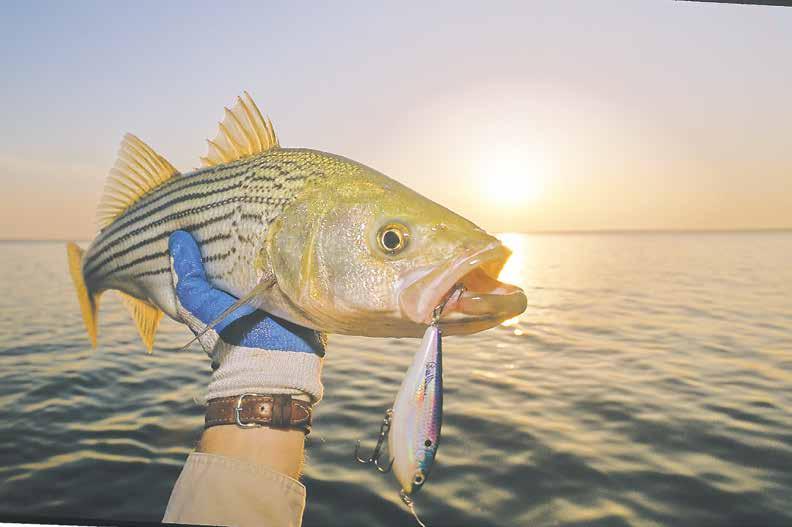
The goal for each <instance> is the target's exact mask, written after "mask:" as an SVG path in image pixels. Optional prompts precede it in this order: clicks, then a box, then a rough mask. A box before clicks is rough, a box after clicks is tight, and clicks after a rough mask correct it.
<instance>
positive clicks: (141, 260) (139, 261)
mask: <svg viewBox="0 0 792 527" xmlns="http://www.w3.org/2000/svg"><path fill="white" fill-rule="evenodd" d="M231 238H233V235H231V234H217V235H215V236H210V237H209V238H204V239H203V240H201V247H204V246H207V245H209V244H211V243H214V242H217V241H221V240H229V239H231ZM169 254H170V253H169V251H160V252H156V253H151V254H146V255H143V256H141V257H140V258H135V259H134V260H131V261H129V262H127V263H125V264H123V265H119V266H118V267H116V268H115V269H113V271H112V272H113V273H118V272H120V271H125V270H126V269H129V268H131V267H135V266H137V265H139V264H142V263H145V262H148V261H149V260H154V259H156V258H162V257H165V256H169ZM229 254H230V252H227V253H225V254H223V258H226V257H227V256H228V255H229ZM209 258H211V257H207V258H206V259H205V260H207V261H211V260H209ZM215 259H216V258H215ZM96 278H97V279H101V278H103V276H102V275H98V276H97V277H96Z"/></svg>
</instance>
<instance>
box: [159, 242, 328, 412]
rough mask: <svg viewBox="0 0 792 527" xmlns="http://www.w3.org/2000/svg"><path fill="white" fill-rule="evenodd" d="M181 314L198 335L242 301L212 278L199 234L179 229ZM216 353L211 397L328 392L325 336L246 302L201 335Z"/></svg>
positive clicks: (174, 266)
mask: <svg viewBox="0 0 792 527" xmlns="http://www.w3.org/2000/svg"><path fill="white" fill-rule="evenodd" d="M168 247H169V250H170V255H171V271H172V277H173V282H174V286H175V290H176V298H177V308H178V312H179V316H181V318H182V320H184V322H185V323H186V324H187V325H188V326H189V327H190V329H191V330H192V331H193V333H195V334H196V335H198V334H200V333H201V332H203V331H204V329H205V328H206V326H207V325H208V324H209V323H211V322H213V321H214V320H215V319H216V318H217V317H218V316H219V315H220V314H221V313H223V311H225V310H226V309H227V308H228V307H230V306H231V305H233V304H234V303H235V302H236V300H237V299H236V298H234V297H233V296H231V295H229V294H228V293H226V292H225V291H221V290H219V289H216V288H214V287H213V286H212V285H211V284H210V283H209V281H208V280H207V278H206V272H205V271H204V268H203V262H202V260H201V250H200V248H199V247H198V244H197V243H196V242H195V240H194V239H193V237H192V236H191V235H190V234H189V233H188V232H185V231H176V232H174V233H173V234H171V236H170V239H169V241H168ZM199 340H200V341H201V344H202V345H203V346H204V348H205V349H206V350H207V353H209V354H210V356H211V357H212V360H213V363H212V366H213V368H214V370H215V371H214V373H213V375H212V382H210V384H209V394H208V398H209V399H213V398H215V397H226V396H230V395H241V394H242V393H270V394H272V393H288V394H291V395H293V396H295V395H298V396H299V395H303V396H306V397H307V399H309V400H310V401H311V402H313V403H315V402H318V400H319V399H321V397H322V384H321V380H320V377H321V368H322V360H323V357H324V353H325V346H324V338H323V336H322V335H321V334H320V333H317V332H316V331H313V330H310V329H307V328H304V327H302V326H298V325H296V324H293V323H291V322H288V321H286V320H282V319H279V318H276V317H273V316H271V315H268V314H267V313H265V312H263V311H260V310H257V309H254V308H252V307H250V306H246V305H245V306H242V307H240V308H238V309H237V310H235V311H233V312H232V313H231V314H229V315H228V316H227V317H226V318H225V319H224V320H223V321H221V322H219V323H218V324H217V325H216V326H215V327H214V329H211V330H209V331H207V332H206V333H205V334H203V336H201V337H200V338H199Z"/></svg>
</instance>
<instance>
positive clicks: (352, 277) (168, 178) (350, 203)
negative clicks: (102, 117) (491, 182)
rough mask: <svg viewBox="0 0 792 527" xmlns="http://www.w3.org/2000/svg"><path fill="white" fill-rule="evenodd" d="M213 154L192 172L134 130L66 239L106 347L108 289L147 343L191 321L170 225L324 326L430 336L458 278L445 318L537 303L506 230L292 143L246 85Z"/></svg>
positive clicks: (464, 323)
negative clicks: (516, 281) (437, 310)
mask: <svg viewBox="0 0 792 527" xmlns="http://www.w3.org/2000/svg"><path fill="white" fill-rule="evenodd" d="M208 143H209V152H208V154H207V156H206V157H203V158H202V161H203V164H204V167H203V168H201V169H198V170H195V171H193V172H191V173H186V174H180V173H179V172H178V171H177V170H176V169H175V168H174V167H173V165H171V164H170V163H169V162H168V161H167V160H166V159H165V158H164V157H162V156H160V155H159V154H157V153H156V152H155V151H154V150H153V149H152V148H151V147H149V146H148V145H146V144H145V143H143V142H142V141H141V140H140V139H138V138H137V137H135V136H133V135H131V134H127V135H126V136H125V137H124V140H123V142H122V143H121V147H120V150H119V154H118V159H117V161H116V164H115V166H114V168H113V169H112V170H111V172H110V175H109V177H108V181H107V184H106V187H105V192H104V195H103V197H102V199H101V202H100V205H99V211H98V222H99V227H100V231H99V234H98V236H97V237H96V238H95V239H94V240H93V242H92V243H91V245H90V247H88V249H87V250H85V251H83V250H82V249H81V248H79V247H78V246H77V245H76V244H74V243H71V242H70V243H69V244H67V255H68V261H69V268H70V273H71V276H72V280H73V282H74V285H75V287H76V289H77V296H78V299H79V302H80V308H81V311H82V316H83V321H84V323H85V326H86V329H87V331H88V335H89V338H90V340H91V343H92V345H93V346H94V347H96V341H97V310H98V301H99V296H100V295H101V294H102V293H103V292H104V291H107V290H116V291H118V292H119V293H120V294H121V298H122V300H123V301H124V303H125V304H126V305H127V307H128V308H129V310H130V312H131V314H132V317H133V319H134V321H135V323H136V325H137V328H138V331H139V333H140V335H141V338H142V339H143V342H144V344H145V346H146V348H147V349H148V350H149V351H151V349H152V347H153V344H154V335H155V333H156V330H157V327H158V325H159V322H160V319H161V317H162V315H163V313H164V314H167V315H168V316H170V317H171V318H173V319H175V320H177V321H181V319H180V317H179V315H178V313H177V309H176V296H175V291H174V286H173V281H172V278H171V263H170V256H169V254H168V237H169V235H170V234H171V233H173V232H174V231H176V230H184V231H188V232H189V233H191V234H192V236H193V237H194V238H195V239H196V241H197V242H198V244H199V246H200V247H201V252H202V256H203V262H204V266H205V268H206V272H207V276H208V278H209V280H210V281H211V282H212V283H213V284H214V286H216V287H217V288H219V289H222V290H224V291H226V292H228V293H230V294H232V295H234V296H236V297H245V296H246V295H250V294H251V292H254V293H255V294H253V295H251V298H250V304H251V305H253V306H254V307H256V308H259V309H262V310H264V311H267V312H269V313H271V314H273V315H275V316H277V317H280V318H283V319H286V320H289V321H291V322H294V323H296V324H300V325H303V326H306V327H309V328H312V329H315V330H318V331H322V332H327V333H340V334H351V335H364V336H379V337H420V336H421V335H422V334H423V332H424V330H425V329H426V327H427V325H428V324H429V323H430V322H431V318H432V309H433V308H434V306H435V305H436V304H437V303H438V299H441V298H443V297H444V296H445V295H447V293H448V291H449V290H451V289H452V288H453V287H454V286H455V284H458V283H462V284H464V286H465V291H466V293H465V295H464V296H463V297H461V298H460V299H458V301H457V302H455V304H454V305H453V306H448V309H447V311H446V313H447V314H448V316H447V318H444V321H443V324H444V329H445V330H446V332H447V333H448V334H464V333H472V332H476V331H481V330H483V329H487V328H490V327H493V326H495V325H497V324H499V323H500V322H502V321H503V320H506V319H508V318H511V317H514V316H516V315H517V314H519V313H521V312H522V311H523V310H524V309H525V307H526V298H525V295H524V294H523V292H522V290H520V289H519V288H517V287H515V286H512V285H508V284H504V283H502V282H499V281H498V280H497V275H498V273H499V272H500V269H501V268H502V267H503V265H504V263H505V262H506V260H507V258H508V257H509V254H510V251H509V250H508V249H507V248H505V247H504V246H503V245H502V244H501V243H500V242H499V241H498V240H497V239H496V238H494V237H493V236H490V235H489V234H487V233H486V232H484V231H483V230H482V229H480V228H479V227H477V226H476V225H474V224H473V223H471V222H470V221H468V220H466V219H464V218H462V217H461V216H459V215H457V214H455V213H453V212H451V211H450V210H448V209H446V208H444V207H442V206H440V205H438V204H437V203H434V202H433V201H431V200H429V199H427V198H425V197H423V196H421V195H420V194H418V193H416V192H414V191H413V190H411V189H409V188H407V187H406V186H404V185H402V184H400V183H398V182H396V181H394V180H392V179H390V178H388V177H387V176H385V175H383V174H381V173H379V172H377V171H376V170H374V169H371V168H369V167H367V166H365V165H362V164H360V163H357V162H355V161H352V160H350V159H346V158H344V157H341V156H338V155H334V154H329V153H325V152H320V151H317V150H310V149H304V148H282V147H281V146H280V144H279V142H278V139H277V136H276V134H275V131H274V128H273V126H272V124H271V122H270V121H269V120H268V119H265V118H264V117H263V116H262V114H261V112H260V111H259V109H258V107H257V106H256V104H255V103H254V102H253V100H252V99H251V98H250V96H249V95H248V94H247V93H245V94H244V96H242V97H238V98H237V101H236V104H235V105H234V107H233V108H232V109H228V108H226V109H225V118H224V120H223V122H221V123H220V125H219V132H218V135H217V137H216V138H215V139H214V140H211V141H208Z"/></svg>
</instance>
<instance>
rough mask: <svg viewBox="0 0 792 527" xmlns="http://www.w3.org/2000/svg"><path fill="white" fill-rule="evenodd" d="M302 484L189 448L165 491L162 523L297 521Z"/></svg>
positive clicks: (278, 526)
mask: <svg viewBox="0 0 792 527" xmlns="http://www.w3.org/2000/svg"><path fill="white" fill-rule="evenodd" d="M304 508H305V486H303V484H302V483H300V482H299V481H297V480H296V479H293V478H290V477H289V476H286V475H285V474H281V473H280V472H276V471H274V470H272V469H270V468H267V467H263V466H259V465H253V464H250V463H246V462H244V461H241V460H238V459H233V458H229V457H225V456H218V455H214V454H205V453H201V452H192V453H191V454H190V456H189V457H188V458H187V462H186V463H185V464H184V468H183V469H182V472H181V475H180V476H179V479H178V480H177V481H176V485H175V486H174V487H173V492H171V497H170V501H168V507H167V509H165V517H164V518H163V519H162V521H163V523H191V524H198V525H227V526H239V527H246V526H249V525H256V526H262V525H263V526H267V527H299V526H300V524H301V523H302V515H303V509H304Z"/></svg>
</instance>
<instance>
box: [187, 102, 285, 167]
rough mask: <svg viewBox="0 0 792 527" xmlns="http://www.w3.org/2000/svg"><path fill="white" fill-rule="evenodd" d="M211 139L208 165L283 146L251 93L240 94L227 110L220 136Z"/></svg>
mask: <svg viewBox="0 0 792 527" xmlns="http://www.w3.org/2000/svg"><path fill="white" fill-rule="evenodd" d="M207 142H208V143H209V151H208V152H207V154H206V157H202V158H201V163H203V166H205V167H211V166H214V165H220V164H222V163H228V162H230V161H236V160H237V159H242V158H243V157H248V156H252V155H255V154H260V153H262V152H266V151H267V150H270V149H272V148H278V147H279V146H280V145H279V144H278V138H277V136H276V135H275V129H274V128H273V127H272V123H271V122H270V120H269V119H266V118H264V116H262V115H261V112H260V111H259V109H258V106H256V103H255V102H253V99H251V98H250V94H248V92H244V94H243V95H242V97H237V100H236V104H235V105H234V107H233V108H232V109H231V110H229V109H228V108H226V109H225V117H224V119H223V122H222V123H220V124H219V131H218V132H217V137H215V138H214V139H213V140H212V141H207Z"/></svg>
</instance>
